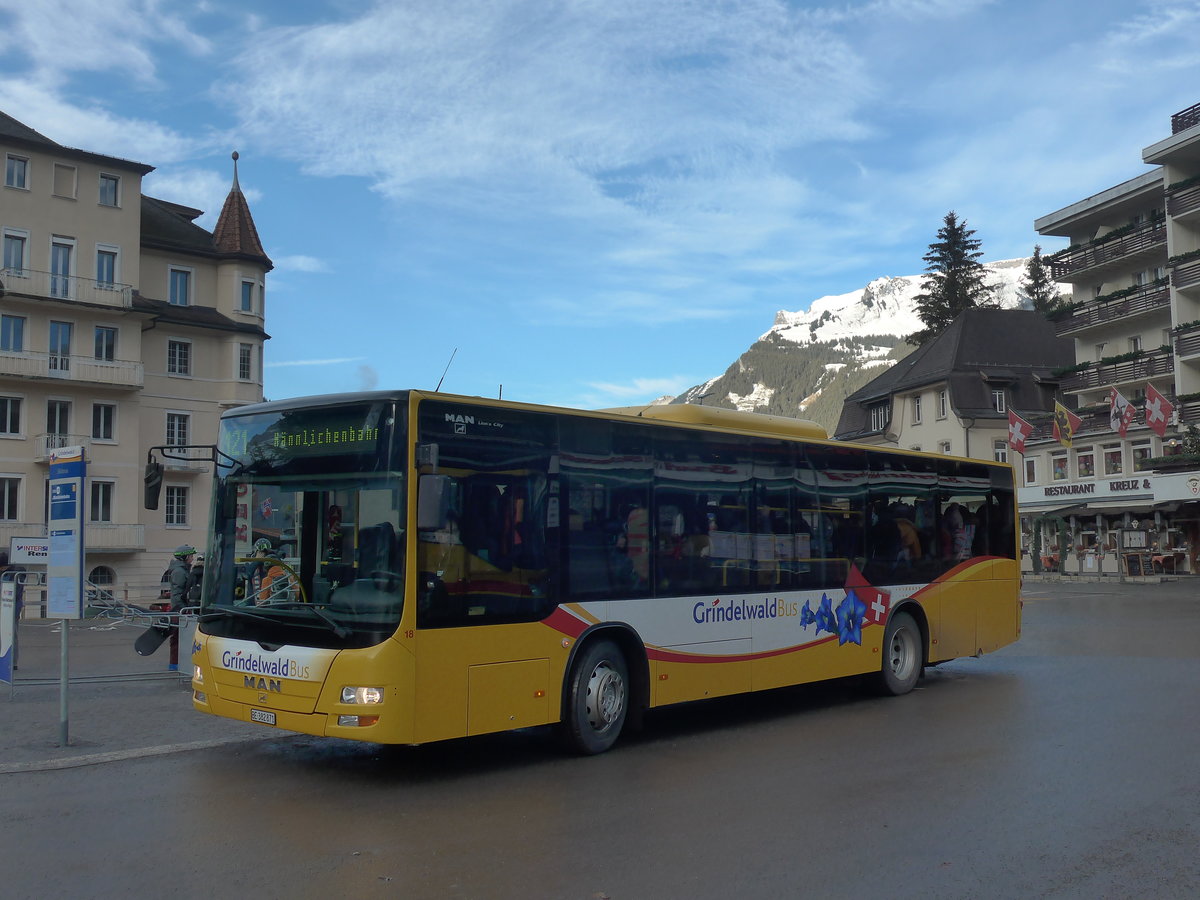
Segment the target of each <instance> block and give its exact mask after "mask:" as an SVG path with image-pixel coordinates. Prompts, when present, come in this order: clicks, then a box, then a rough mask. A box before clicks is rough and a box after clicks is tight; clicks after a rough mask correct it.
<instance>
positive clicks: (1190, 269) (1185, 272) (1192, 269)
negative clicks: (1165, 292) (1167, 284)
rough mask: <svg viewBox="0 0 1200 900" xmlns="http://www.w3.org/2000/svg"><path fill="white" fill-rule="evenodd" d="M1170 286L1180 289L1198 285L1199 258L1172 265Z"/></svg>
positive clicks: (1199, 282)
mask: <svg viewBox="0 0 1200 900" xmlns="http://www.w3.org/2000/svg"><path fill="white" fill-rule="evenodd" d="M1171 286H1172V287H1173V288H1175V289H1176V290H1180V291H1186V290H1190V289H1191V288H1196V287H1200V259H1196V260H1192V261H1191V262H1186V263H1183V264H1182V265H1177V266H1172V267H1171Z"/></svg>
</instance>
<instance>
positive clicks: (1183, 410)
mask: <svg viewBox="0 0 1200 900" xmlns="http://www.w3.org/2000/svg"><path fill="white" fill-rule="evenodd" d="M1175 411H1176V412H1177V413H1178V414H1179V422H1180V424H1181V425H1200V400H1181V401H1179V402H1178V403H1176V404H1175Z"/></svg>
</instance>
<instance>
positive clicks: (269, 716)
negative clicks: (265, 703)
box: [250, 709, 275, 725]
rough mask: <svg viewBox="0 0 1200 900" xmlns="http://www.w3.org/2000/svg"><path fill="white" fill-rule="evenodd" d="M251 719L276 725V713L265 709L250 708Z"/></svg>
mask: <svg viewBox="0 0 1200 900" xmlns="http://www.w3.org/2000/svg"><path fill="white" fill-rule="evenodd" d="M250 721H251V722H262V724H264V725H274V724H275V713H273V712H268V711H267V710H265V709H252V710H250Z"/></svg>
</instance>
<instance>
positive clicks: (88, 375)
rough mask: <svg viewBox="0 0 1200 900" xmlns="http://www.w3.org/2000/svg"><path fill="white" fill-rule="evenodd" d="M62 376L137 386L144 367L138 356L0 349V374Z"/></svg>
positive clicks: (141, 379)
mask: <svg viewBox="0 0 1200 900" xmlns="http://www.w3.org/2000/svg"><path fill="white" fill-rule="evenodd" d="M3 375H11V376H15V377H18V378H62V379H64V380H67V381H86V382H89V383H91V384H103V385H108V386H118V387H129V388H140V387H142V386H143V385H144V384H145V367H144V366H143V365H142V363H141V362H140V361H138V360H125V359H95V358H94V357H91V356H62V355H60V354H58V353H45V352H43V351H38V350H0V376H3Z"/></svg>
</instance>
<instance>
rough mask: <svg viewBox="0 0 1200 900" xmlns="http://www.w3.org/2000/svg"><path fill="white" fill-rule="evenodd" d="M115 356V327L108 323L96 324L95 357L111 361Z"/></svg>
mask: <svg viewBox="0 0 1200 900" xmlns="http://www.w3.org/2000/svg"><path fill="white" fill-rule="evenodd" d="M116 358H117V329H115V328H113V327H112V326H110V325H97V326H96V359H102V360H105V361H106V362H112V361H114V360H115V359H116Z"/></svg>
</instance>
